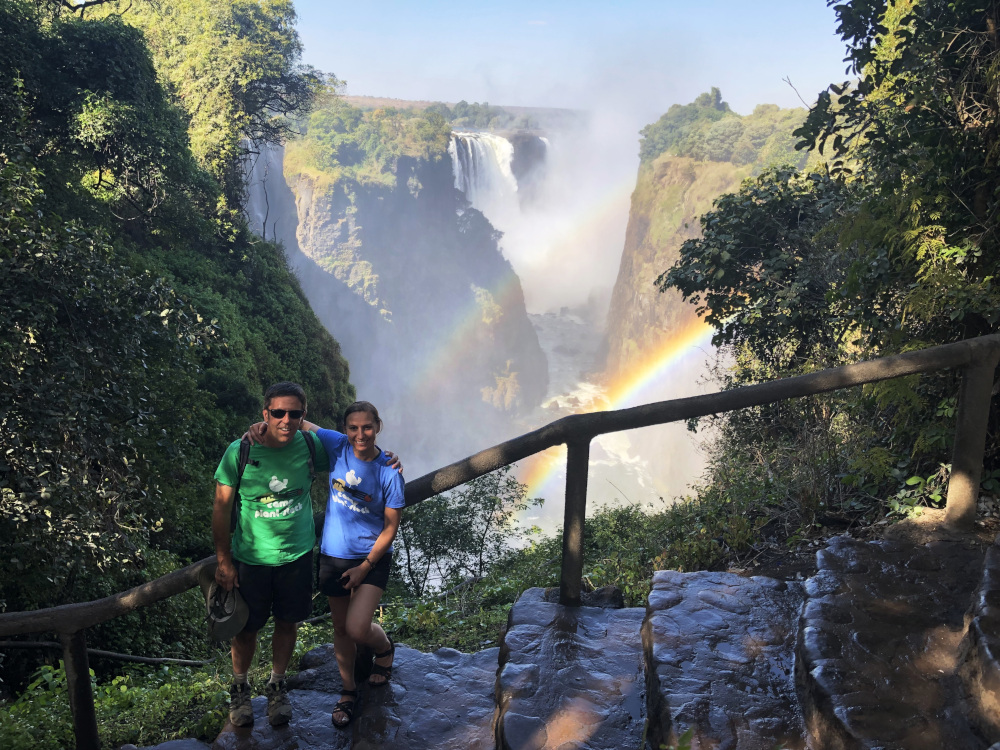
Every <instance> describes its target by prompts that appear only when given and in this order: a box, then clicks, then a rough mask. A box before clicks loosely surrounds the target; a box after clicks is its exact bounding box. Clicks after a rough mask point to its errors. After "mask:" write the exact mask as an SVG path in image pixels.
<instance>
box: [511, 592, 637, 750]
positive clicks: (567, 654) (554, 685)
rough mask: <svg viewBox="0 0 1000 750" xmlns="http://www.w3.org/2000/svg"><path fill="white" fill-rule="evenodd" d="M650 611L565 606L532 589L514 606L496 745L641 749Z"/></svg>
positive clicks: (544, 749) (535, 749) (515, 749)
mask: <svg viewBox="0 0 1000 750" xmlns="http://www.w3.org/2000/svg"><path fill="white" fill-rule="evenodd" d="M643 616H644V610H643V609H639V608H632V609H608V608H603V607H564V606H562V605H560V604H554V603H551V602H547V601H545V593H544V591H543V590H542V589H529V590H528V591H526V592H525V593H524V594H522V595H521V598H520V599H518V600H517V602H516V603H515V604H514V607H513V608H512V609H511V612H510V617H509V619H508V627H507V633H506V635H505V637H504V641H503V646H502V647H501V650H500V674H499V677H498V678H497V703H498V707H499V720H498V722H497V748H502V750H557V749H558V750H568V749H569V748H581V749H582V748H587V749H588V750H599V749H600V748H608V750H612V749H617V748H621V747H634V746H635V742H636V738H638V737H640V736H641V735H642V728H643V722H644V719H645V695H644V690H643V679H642V649H641V643H640V638H639V625H640V623H641V622H642V618H643Z"/></svg>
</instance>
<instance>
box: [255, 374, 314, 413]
mask: <svg viewBox="0 0 1000 750" xmlns="http://www.w3.org/2000/svg"><path fill="white" fill-rule="evenodd" d="M281 396H294V397H295V398H297V399H298V400H299V401H301V402H302V408H303V409H305V408H306V392H305V390H304V389H303V388H302V386H301V385H299V384H298V383H289V382H287V381H283V382H281V383H275V384H274V385H272V386H271V387H270V388H268V389H267V390H266V391H264V408H265V409H267V408H269V407H270V406H271V399H274V398H280V397H281Z"/></svg>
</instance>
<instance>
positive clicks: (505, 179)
mask: <svg viewBox="0 0 1000 750" xmlns="http://www.w3.org/2000/svg"><path fill="white" fill-rule="evenodd" d="M448 153H449V154H450V155H451V165H452V171H453V172H454V174H455V188H456V189H457V190H460V191H462V192H463V193H464V194H465V197H466V198H467V199H468V200H469V202H470V203H471V204H472V206H473V207H474V208H476V209H478V210H479V211H482V212H483V214H484V215H485V216H486V218H487V219H489V220H490V223H491V224H493V226H495V227H496V228H497V229H500V230H501V231H505V230H506V229H507V227H508V226H510V225H511V224H513V223H514V222H515V221H516V220H517V215H518V213H519V211H520V209H519V206H518V196H517V178H516V177H515V176H514V172H513V171H512V169H511V164H512V162H513V160H514V144H513V143H511V142H510V141H509V140H507V139H506V138H503V137H501V136H499V135H493V134H492V133H474V132H461V131H456V132H454V133H452V134H451V143H449V144H448Z"/></svg>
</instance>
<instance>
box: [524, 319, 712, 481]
mask: <svg viewBox="0 0 1000 750" xmlns="http://www.w3.org/2000/svg"><path fill="white" fill-rule="evenodd" d="M714 331H715V329H714V328H713V327H712V326H710V325H708V324H707V323H705V322H704V321H702V320H693V321H690V322H688V323H687V324H685V325H683V326H681V327H680V328H678V329H677V330H675V331H674V332H673V333H672V334H671V335H670V336H668V337H667V338H666V339H665V340H664V341H663V342H662V343H660V344H659V345H658V346H656V347H653V348H652V349H651V350H650V351H649V352H648V353H647V354H646V355H645V356H644V357H642V358H641V359H640V360H639V361H638V362H635V363H633V364H630V365H629V368H628V373H627V374H624V375H622V376H621V377H619V378H617V379H615V380H614V381H612V382H611V383H610V384H609V385H608V387H607V401H606V405H605V406H604V408H603V409H600V410H601V411H610V410H612V409H623V408H626V407H629V406H637V405H639V404H641V403H645V401H646V400H647V399H648V398H649V394H650V393H651V392H652V391H653V390H654V389H662V387H663V385H664V384H665V383H666V382H668V378H669V376H670V374H671V372H672V371H673V370H675V369H676V368H677V366H678V365H679V364H680V363H681V362H683V361H684V360H685V359H686V358H687V357H688V356H689V355H691V354H693V353H695V352H698V351H701V350H703V348H704V347H705V346H707V345H709V343H710V340H711V338H712V334H713V333H714ZM522 464H523V466H524V467H525V468H524V470H523V473H522V476H521V481H522V482H523V483H524V484H526V485H527V487H528V497H548V498H561V497H562V495H563V492H564V490H565V471H566V447H565V446H562V445H560V446H556V447H554V448H550V449H549V450H547V451H545V452H544V453H541V454H539V455H537V456H535V457H533V458H531V459H528V460H525V461H523V462H522Z"/></svg>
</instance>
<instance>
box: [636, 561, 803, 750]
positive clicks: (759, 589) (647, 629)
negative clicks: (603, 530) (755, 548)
mask: <svg viewBox="0 0 1000 750" xmlns="http://www.w3.org/2000/svg"><path fill="white" fill-rule="evenodd" d="M803 598H804V592H803V589H802V585H801V584H798V583H796V582H787V583H786V582H784V581H778V580H775V579H771V578H766V577H763V576H756V577H753V578H744V577H741V576H737V575H735V574H731V573H710V572H702V573H677V572H675V571H658V572H657V573H655V574H654V575H653V589H652V591H651V592H650V595H649V606H648V614H647V616H646V619H645V622H644V623H643V627H642V639H643V646H644V648H645V656H646V680H647V689H648V691H649V733H648V738H649V743H650V746H651V747H653V748H658V747H660V746H661V744H662V745H670V744H676V743H677V738H678V736H680V735H681V734H683V733H684V732H685V731H687V730H689V729H690V730H691V731H692V735H693V736H692V744H691V747H692V748H709V747H711V748H739V749H740V750H771V748H773V747H775V746H776V745H778V744H779V743H784V747H785V748H787V750H796V749H798V748H804V747H805V741H804V739H803V738H804V736H805V728H804V725H803V722H802V718H801V714H800V712H799V710H798V702H797V699H796V694H795V680H794V656H793V655H794V644H795V633H796V625H797V620H798V612H799V608H800V606H801V603H802V600H803Z"/></svg>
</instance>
